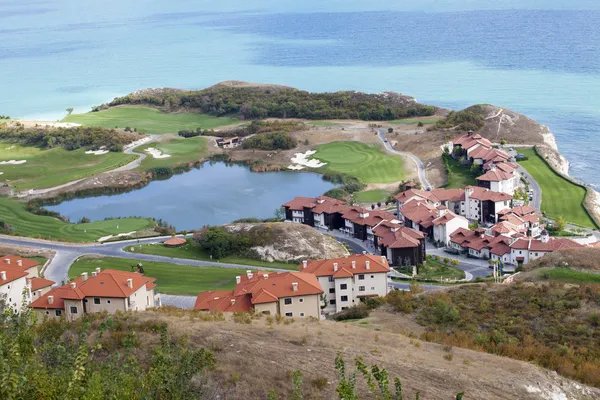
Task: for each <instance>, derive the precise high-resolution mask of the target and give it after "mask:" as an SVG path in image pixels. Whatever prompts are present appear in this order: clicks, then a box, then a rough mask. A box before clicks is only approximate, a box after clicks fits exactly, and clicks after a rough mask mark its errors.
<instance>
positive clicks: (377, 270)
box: [300, 254, 390, 313]
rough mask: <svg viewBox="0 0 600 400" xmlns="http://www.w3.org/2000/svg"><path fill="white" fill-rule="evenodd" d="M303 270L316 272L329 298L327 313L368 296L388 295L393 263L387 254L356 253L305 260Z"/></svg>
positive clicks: (350, 305) (354, 303) (325, 310)
mask: <svg viewBox="0 0 600 400" xmlns="http://www.w3.org/2000/svg"><path fill="white" fill-rule="evenodd" d="M300 272H307V273H311V274H314V275H315V276H316V277H317V279H318V281H319V284H320V285H321V287H322V288H323V291H324V295H325V297H326V300H327V305H326V307H325V309H324V310H323V311H324V312H325V313H334V312H339V311H342V310H344V309H346V308H348V307H352V306H354V305H357V304H359V303H360V301H361V299H363V298H366V297H377V296H385V295H387V294H388V291H389V285H388V273H389V272H390V266H389V264H388V261H387V259H386V258H385V257H384V256H375V255H371V254H354V255H351V256H348V257H343V258H334V259H330V260H317V261H308V262H307V261H305V262H303V263H302V265H301V266H300Z"/></svg>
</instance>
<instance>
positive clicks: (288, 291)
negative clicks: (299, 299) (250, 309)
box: [234, 272, 323, 298]
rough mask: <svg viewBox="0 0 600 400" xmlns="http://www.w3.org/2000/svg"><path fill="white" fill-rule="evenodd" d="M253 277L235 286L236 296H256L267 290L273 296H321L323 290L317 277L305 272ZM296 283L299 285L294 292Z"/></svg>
mask: <svg viewBox="0 0 600 400" xmlns="http://www.w3.org/2000/svg"><path fill="white" fill-rule="evenodd" d="M264 275H265V274H257V275H253V276H252V278H251V279H246V280H242V282H241V283H240V284H238V285H236V286H235V289H234V295H236V296H238V295H241V294H244V293H249V294H250V295H252V296H254V294H255V293H258V292H259V291H260V289H264V290H267V291H268V292H269V293H270V294H271V295H273V296H275V297H277V298H281V297H293V296H306V295H311V294H321V293H323V289H321V285H320V284H319V281H318V280H317V278H316V276H315V275H313V274H311V273H305V272H279V273H269V274H266V275H267V278H265V277H264ZM294 283H296V284H297V286H296V290H294Z"/></svg>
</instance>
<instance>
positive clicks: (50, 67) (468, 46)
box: [0, 0, 600, 186]
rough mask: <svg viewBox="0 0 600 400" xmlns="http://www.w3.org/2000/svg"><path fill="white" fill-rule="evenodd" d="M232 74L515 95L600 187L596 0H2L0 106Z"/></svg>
mask: <svg viewBox="0 0 600 400" xmlns="http://www.w3.org/2000/svg"><path fill="white" fill-rule="evenodd" d="M231 79H236V80H247V81H254V82H268V83H280V84H285V85H290V86H294V87H297V88H300V89H306V90H312V91H334V90H342V89H356V90H362V91H370V92H381V91H384V90H393V91H398V92H402V93H405V94H408V95H412V96H414V97H416V98H417V99H418V100H419V101H421V102H425V103H431V104H435V105H440V106H445V107H452V108H462V107H466V106H468V105H471V104H475V103H491V104H495V105H498V106H501V107H505V108H510V109H513V110H515V111H518V112H521V113H524V114H526V115H528V116H530V117H531V118H534V119H536V120H538V121H540V122H542V123H544V124H546V125H548V126H549V127H550V129H551V130H552V132H553V133H554V134H555V135H556V137H557V141H558V145H559V150H560V151H561V153H563V154H564V155H565V156H566V157H567V158H568V159H569V161H570V162H571V170H570V173H571V175H573V176H575V177H577V178H579V179H581V180H583V181H584V182H586V183H589V184H592V185H598V186H600V174H597V173H596V172H595V171H596V167H597V166H598V165H599V164H600V155H599V150H600V137H599V136H598V133H599V132H600V2H599V1H595V0H594V1H592V0H572V1H569V2H566V1H564V0H545V1H542V0H521V1H516V0H503V1H494V2H492V1H487V0H469V1H467V0H464V1H452V0H422V1H419V2H407V1H384V0H373V1H369V2H365V1H357V0H346V1H341V0H332V1H317V0H308V1H302V2H292V1H285V0H262V1H241V0H223V1H221V2H214V1H206V0H171V1H169V2H165V1H158V0H137V1H131V2H128V1H116V0H105V1H102V2H84V1H76V0H19V1H17V0H0V114H8V115H11V116H18V117H22V118H41V119H58V118H61V117H62V115H64V111H63V110H64V109H66V108H67V107H74V108H75V110H76V111H87V110H89V107H90V106H92V105H94V104H99V103H103V102H106V101H108V100H110V99H112V98H113V97H115V96H118V95H122V94H125V93H128V92H131V91H133V90H136V89H140V88H146V87H165V86H170V87H180V88H191V89H195V88H203V87H206V86H210V85H212V84H214V83H217V82H219V81H222V80H231Z"/></svg>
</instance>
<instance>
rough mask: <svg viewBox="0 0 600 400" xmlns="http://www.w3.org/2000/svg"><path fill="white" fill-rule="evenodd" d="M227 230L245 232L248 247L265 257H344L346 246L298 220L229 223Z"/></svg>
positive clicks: (288, 258) (272, 259) (280, 258)
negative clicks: (294, 221)
mask: <svg viewBox="0 0 600 400" xmlns="http://www.w3.org/2000/svg"><path fill="white" fill-rule="evenodd" d="M224 228H225V229H226V230H227V231H228V232H231V233H238V234H243V235H245V236H248V237H249V238H250V243H252V247H251V249H252V250H253V251H255V252H256V253H257V254H258V255H259V256H260V257H261V259H263V260H265V261H276V260H286V261H287V260H296V261H298V262H300V261H302V260H315V259H325V258H335V257H344V256H346V255H348V251H347V250H346V248H345V247H344V246H343V245H342V244H340V243H339V242H337V241H336V240H335V239H333V238H332V237H330V236H327V235H324V234H322V233H320V232H318V231H316V230H315V229H313V228H311V227H309V226H307V225H301V224H292V223H285V222H270V223H264V224H229V225H225V226H224Z"/></svg>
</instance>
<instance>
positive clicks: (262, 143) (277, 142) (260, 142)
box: [242, 133, 297, 150]
mask: <svg viewBox="0 0 600 400" xmlns="http://www.w3.org/2000/svg"><path fill="white" fill-rule="evenodd" d="M296 144H297V142H296V139H294V138H293V137H291V136H290V135H289V134H288V133H261V134H257V135H254V136H252V137H250V138H248V139H246V140H244V142H243V143H242V148H244V149H260V150H289V149H293V148H294V147H296Z"/></svg>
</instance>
